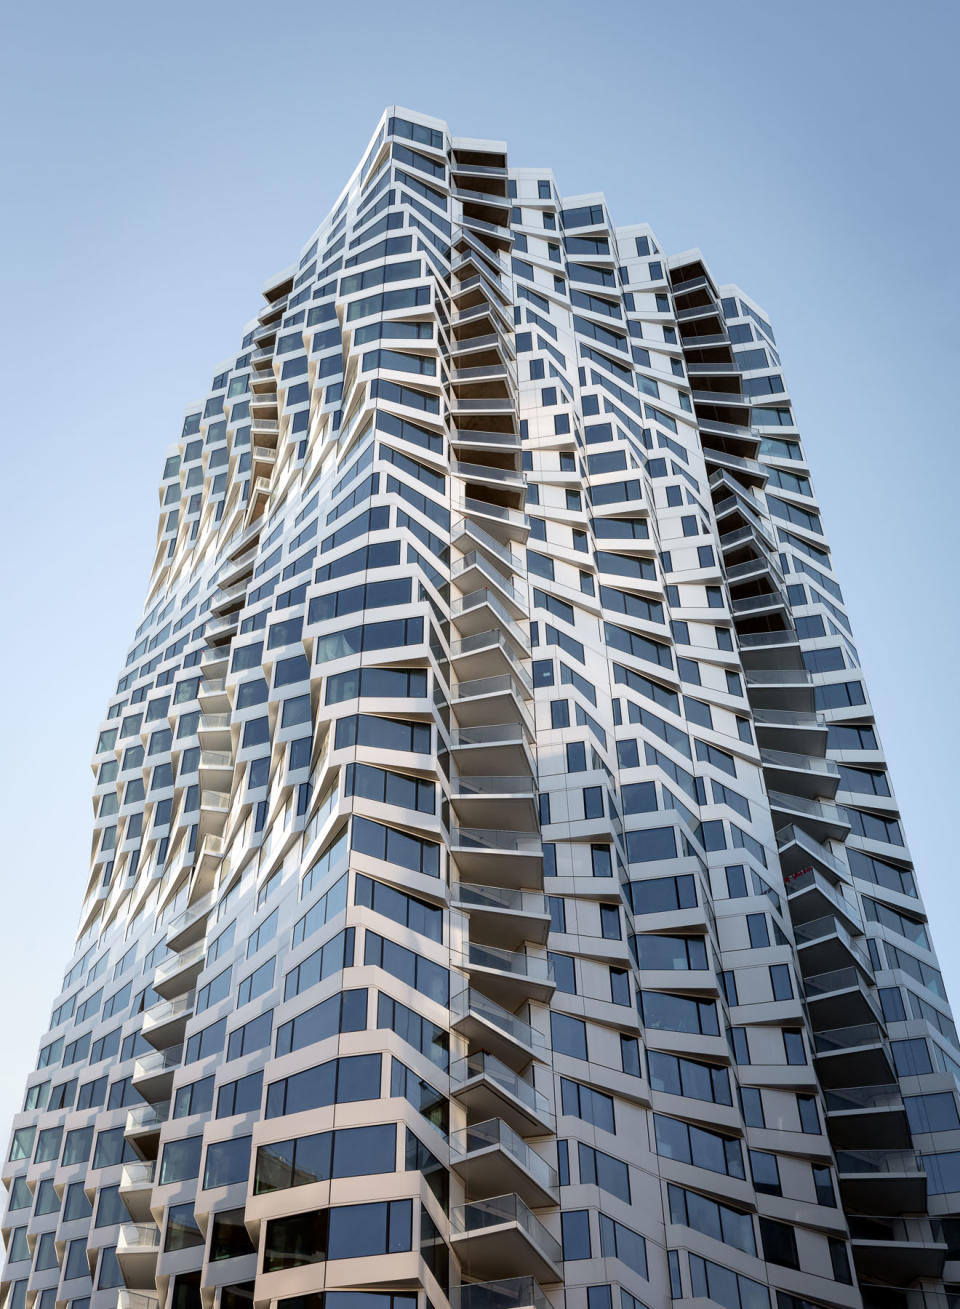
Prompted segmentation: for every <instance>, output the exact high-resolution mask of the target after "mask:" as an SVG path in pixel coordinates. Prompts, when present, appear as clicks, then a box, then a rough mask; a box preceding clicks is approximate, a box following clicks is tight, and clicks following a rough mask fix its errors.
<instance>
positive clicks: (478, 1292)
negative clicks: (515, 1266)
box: [450, 1277, 552, 1309]
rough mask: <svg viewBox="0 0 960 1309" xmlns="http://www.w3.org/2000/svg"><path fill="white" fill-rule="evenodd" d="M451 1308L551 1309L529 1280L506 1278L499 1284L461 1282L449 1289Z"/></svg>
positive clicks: (537, 1286) (536, 1283)
mask: <svg viewBox="0 0 960 1309" xmlns="http://www.w3.org/2000/svg"><path fill="white" fill-rule="evenodd" d="M450 1305H451V1309H552V1306H551V1304H550V1301H549V1300H548V1299H547V1297H546V1294H545V1293H544V1291H543V1289H542V1288H541V1287H540V1284H539V1283H538V1282H537V1281H536V1280H535V1279H534V1278H532V1277H506V1278H503V1279H502V1280H501V1281H499V1282H463V1283H462V1284H461V1285H460V1286H452V1287H451V1288H450Z"/></svg>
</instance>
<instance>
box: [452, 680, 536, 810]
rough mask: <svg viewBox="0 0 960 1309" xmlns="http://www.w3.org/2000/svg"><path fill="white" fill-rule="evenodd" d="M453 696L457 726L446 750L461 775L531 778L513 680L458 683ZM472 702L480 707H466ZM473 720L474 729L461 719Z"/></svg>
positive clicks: (528, 739) (524, 722)
mask: <svg viewBox="0 0 960 1309" xmlns="http://www.w3.org/2000/svg"><path fill="white" fill-rule="evenodd" d="M472 691H478V692H480V693H481V694H480V695H478V696H477V697H474V696H472V695H471V694H470V693H471V692H472ZM455 694H456V698H455V699H454V700H453V701H451V703H452V705H453V707H454V710H455V712H456V715H457V718H458V720H459V724H460V725H459V726H458V727H455V728H454V729H453V731H452V732H451V734H450V735H451V740H450V746H451V749H452V751H453V754H454V758H455V759H456V761H457V767H458V768H459V770H460V773H461V775H463V776H467V775H469V776H471V777H473V776H478V777H491V776H499V775H503V776H507V777H511V776H513V777H516V776H523V775H524V774H532V773H533V772H534V769H535V765H534V760H533V754H532V752H531V749H530V746H531V743H532V741H533V732H532V730H531V728H530V723H529V722H528V719H527V715H526V709H525V708H522V707H521V706H522V705H523V703H524V702H523V700H522V699H521V698H520V697H519V695H518V694H517V685H516V682H515V681H514V679H513V678H512V677H508V676H504V677H489V678H486V677H485V678H481V679H480V680H479V681H477V682H459V683H457V685H456V687H455ZM473 699H479V700H481V701H482V706H481V705H473V704H469V705H468V701H472V700H473ZM482 707H486V708H487V709H488V715H487V717H486V721H482V720H483V718H484V715H483V713H482V712H481V708H482ZM474 710H475V711H476V712H474ZM503 713H506V714H508V715H509V716H508V719H507V721H504V722H501V721H500V715H501V714H503ZM514 715H515V716H514ZM473 717H476V718H478V719H481V721H480V722H478V723H477V725H476V726H473V725H471V726H467V725H465V724H464V718H467V719H470V718H473ZM468 825H469V824H468ZM479 826H483V824H482V823H481V824H479Z"/></svg>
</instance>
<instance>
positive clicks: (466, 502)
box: [455, 490, 530, 542]
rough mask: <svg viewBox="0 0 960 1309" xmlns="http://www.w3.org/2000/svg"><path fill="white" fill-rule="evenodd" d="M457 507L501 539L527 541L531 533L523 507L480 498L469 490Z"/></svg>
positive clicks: (460, 511)
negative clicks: (514, 506)
mask: <svg viewBox="0 0 960 1309" xmlns="http://www.w3.org/2000/svg"><path fill="white" fill-rule="evenodd" d="M455 508H456V509H457V511H458V512H459V513H460V514H463V515H464V516H465V517H468V518H473V519H475V520H476V521H477V522H479V524H480V526H481V527H482V528H483V529H484V530H485V531H487V532H489V533H490V535H491V536H495V537H496V538H497V539H498V540H500V541H504V542H506V541H525V540H526V539H527V537H528V536H529V534H530V520H529V519H528V518H527V515H526V513H524V511H523V510H522V509H520V508H512V507H510V506H507V505H502V504H495V503H494V502H493V501H492V500H489V499H480V498H479V496H477V495H472V494H470V493H469V490H468V492H467V494H465V495H464V497H463V499H462V500H461V501H460V502H459V504H457V505H456V506H455Z"/></svg>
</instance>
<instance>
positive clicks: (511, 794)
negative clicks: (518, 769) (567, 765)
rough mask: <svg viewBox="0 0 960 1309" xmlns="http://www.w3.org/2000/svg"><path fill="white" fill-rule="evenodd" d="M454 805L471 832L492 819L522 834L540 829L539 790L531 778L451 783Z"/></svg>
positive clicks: (520, 776)
mask: <svg viewBox="0 0 960 1309" xmlns="http://www.w3.org/2000/svg"><path fill="white" fill-rule="evenodd" d="M450 803H451V806H452V808H453V811H454V813H455V814H456V816H457V819H458V820H459V821H460V822H462V823H464V824H465V825H466V826H467V827H468V828H469V827H471V826H473V825H474V824H476V825H477V826H480V827H483V826H484V825H485V824H486V823H487V822H488V821H489V820H490V819H491V818H496V819H497V820H499V821H501V822H504V823H509V824H510V826H511V828H513V829H516V830H518V831H519V830H522V831H535V830H537V829H538V818H537V788H536V782H535V781H534V779H533V777H532V776H531V774H530V773H529V772H528V773H520V774H516V775H514V776H499V775H498V776H493V777H483V776H474V775H472V774H468V775H465V776H460V777H454V778H453V779H452V780H451V782H450Z"/></svg>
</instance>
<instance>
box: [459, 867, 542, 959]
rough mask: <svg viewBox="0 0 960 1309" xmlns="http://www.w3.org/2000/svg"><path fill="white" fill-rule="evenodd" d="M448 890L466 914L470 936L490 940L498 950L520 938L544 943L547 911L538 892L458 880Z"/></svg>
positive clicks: (516, 943) (514, 944)
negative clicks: (468, 918) (468, 919)
mask: <svg viewBox="0 0 960 1309" xmlns="http://www.w3.org/2000/svg"><path fill="white" fill-rule="evenodd" d="M452 894H453V905H454V906H455V907H456V908H458V909H464V910H466V911H467V912H468V913H469V914H470V935H471V938H472V939H473V940H476V941H480V940H482V941H484V942H490V943H491V944H493V945H495V946H499V947H500V949H502V950H516V949H518V948H519V947H520V946H521V945H522V944H523V942H524V941H535V942H537V943H538V944H539V945H545V944H546V940H547V933H548V932H549V930H550V913H549V911H548V909H547V900H546V896H544V895H543V894H542V893H541V892H539V891H515V890H511V889H509V888H507V887H502V886H477V885H475V884H472V883H470V882H458V883H457V884H456V885H455V886H454V887H453V888H452Z"/></svg>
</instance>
